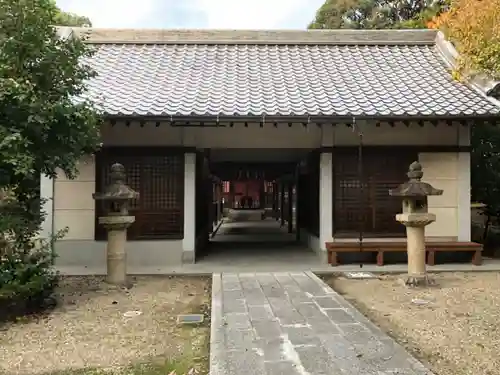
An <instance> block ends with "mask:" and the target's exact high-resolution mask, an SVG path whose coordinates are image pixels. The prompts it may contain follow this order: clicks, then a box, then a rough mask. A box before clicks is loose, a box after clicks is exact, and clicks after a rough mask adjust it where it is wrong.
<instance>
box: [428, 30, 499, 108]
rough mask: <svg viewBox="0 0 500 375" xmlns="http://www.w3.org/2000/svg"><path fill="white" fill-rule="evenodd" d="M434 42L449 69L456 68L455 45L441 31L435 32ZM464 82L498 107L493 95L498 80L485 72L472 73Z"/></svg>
mask: <svg viewBox="0 0 500 375" xmlns="http://www.w3.org/2000/svg"><path fill="white" fill-rule="evenodd" d="M435 43H436V47H437V49H438V51H439V52H440V55H441V57H442V58H443V60H444V61H445V63H446V64H447V65H448V67H449V68H450V69H456V68H457V59H458V56H459V54H458V51H457V50H456V49H455V46H454V45H453V44H452V43H451V42H450V41H448V40H446V37H445V35H444V34H443V32H441V31H439V32H438V33H437V34H436V41H435ZM465 83H466V84H467V85H468V86H469V87H470V88H472V89H473V90H474V91H476V92H478V93H479V94H481V95H482V96H483V97H485V98H487V99H488V100H489V101H490V102H491V103H493V104H495V105H497V106H499V107H500V100H498V99H496V98H494V97H493V96H494V95H495V93H497V91H498V88H499V87H500V81H496V80H494V79H492V78H490V77H488V76H486V75H485V74H480V73H474V74H471V75H470V77H469V78H468V79H467V81H466V82H465Z"/></svg>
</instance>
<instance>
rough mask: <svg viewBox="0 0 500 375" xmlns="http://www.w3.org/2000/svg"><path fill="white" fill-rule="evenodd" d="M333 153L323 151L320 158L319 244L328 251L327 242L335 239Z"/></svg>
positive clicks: (322, 249) (323, 249) (321, 248)
mask: <svg viewBox="0 0 500 375" xmlns="http://www.w3.org/2000/svg"><path fill="white" fill-rule="evenodd" d="M332 191H333V155H332V153H331V152H323V153H321V155H320V158H319V244H320V248H319V250H320V251H323V252H326V245H325V244H326V242H331V241H332V240H333V235H332V230H333V195H332Z"/></svg>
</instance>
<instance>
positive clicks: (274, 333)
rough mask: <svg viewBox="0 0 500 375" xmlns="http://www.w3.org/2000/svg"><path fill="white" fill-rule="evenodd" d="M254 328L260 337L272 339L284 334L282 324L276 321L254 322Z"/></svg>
mask: <svg viewBox="0 0 500 375" xmlns="http://www.w3.org/2000/svg"><path fill="white" fill-rule="evenodd" d="M253 328H254V329H255V332H256V334H257V337H258V338H265V339H272V338H276V337H281V335H282V331H281V326H280V324H279V323H278V322H276V321H261V322H254V323H253Z"/></svg>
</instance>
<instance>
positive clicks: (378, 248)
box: [326, 241, 483, 266]
mask: <svg viewBox="0 0 500 375" xmlns="http://www.w3.org/2000/svg"><path fill="white" fill-rule="evenodd" d="M326 249H327V252H328V263H329V264H331V265H332V266H337V265H338V257H337V253H355V252H371V253H377V266H383V265H384V253H387V252H406V241H405V242H403V241H401V242H392V241H391V242H389V241H382V242H363V243H362V246H361V247H360V245H359V242H327V243H326ZM437 251H450V252H453V251H470V252H474V255H473V256H472V264H474V265H476V266H479V265H481V264H482V256H481V253H482V251H483V245H481V244H479V243H475V242H432V241H430V242H427V243H426V252H427V260H426V261H427V264H428V265H429V266H434V265H435V254H436V252H437Z"/></svg>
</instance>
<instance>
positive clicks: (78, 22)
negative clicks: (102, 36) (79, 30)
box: [54, 9, 92, 27]
mask: <svg viewBox="0 0 500 375" xmlns="http://www.w3.org/2000/svg"><path fill="white" fill-rule="evenodd" d="M54 25H58V26H78V27H91V26H92V22H90V19H89V18H88V17H85V16H79V15H78V14H74V13H69V12H63V11H62V10H60V9H59V10H58V12H57V14H56V16H55V23H54Z"/></svg>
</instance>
